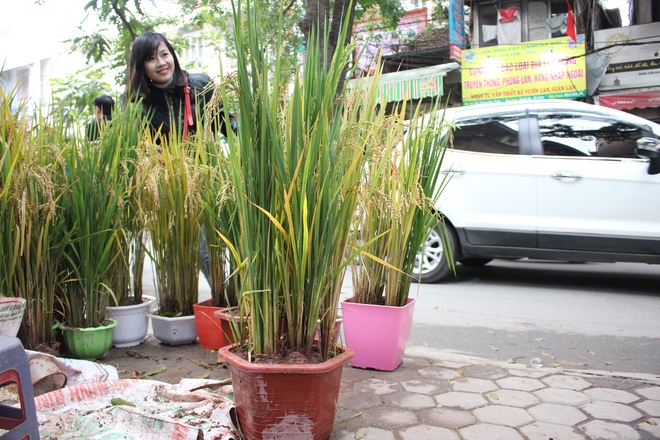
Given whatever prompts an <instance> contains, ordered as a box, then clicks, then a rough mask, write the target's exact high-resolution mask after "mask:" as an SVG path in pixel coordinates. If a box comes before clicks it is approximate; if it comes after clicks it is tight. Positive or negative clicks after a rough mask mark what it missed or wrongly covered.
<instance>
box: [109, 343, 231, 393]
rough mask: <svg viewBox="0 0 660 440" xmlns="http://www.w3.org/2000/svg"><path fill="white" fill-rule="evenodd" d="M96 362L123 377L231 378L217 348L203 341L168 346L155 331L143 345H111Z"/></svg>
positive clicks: (171, 380) (176, 380)
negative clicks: (211, 348)
mask: <svg viewBox="0 0 660 440" xmlns="http://www.w3.org/2000/svg"><path fill="white" fill-rule="evenodd" d="M96 362H98V363H101V364H106V365H111V366H113V367H115V368H116V369H117V373H118V374H119V378H120V379H129V378H133V379H135V378H144V379H153V380H158V381H161V382H167V383H171V384H177V383H179V382H180V381H181V379H182V378H203V379H217V380H224V379H227V378H229V368H228V366H227V364H226V363H220V364H219V363H218V352H217V350H207V349H204V348H202V347H201V345H199V342H195V343H193V344H186V345H174V346H173V345H165V344H161V343H160V341H158V340H157V339H156V338H154V337H153V335H151V334H149V335H147V338H146V340H145V341H144V342H143V343H142V344H140V345H136V346H134V347H126V348H111V349H110V350H109V351H108V352H107V353H106V354H105V355H104V356H103V358H100V359H97V360H96Z"/></svg>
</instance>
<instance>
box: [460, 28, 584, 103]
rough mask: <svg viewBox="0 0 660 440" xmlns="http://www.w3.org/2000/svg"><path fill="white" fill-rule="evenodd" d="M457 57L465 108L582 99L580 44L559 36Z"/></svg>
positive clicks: (582, 62) (468, 51)
mask: <svg viewBox="0 0 660 440" xmlns="http://www.w3.org/2000/svg"><path fill="white" fill-rule="evenodd" d="M578 40H579V41H580V40H581V38H579V39H578ZM462 56H463V60H462V69H461V79H462V91H463V104H464V105H470V104H476V103H479V102H502V101H516V100H521V99H545V98H582V97H585V96H587V79H586V73H585V57H584V42H583V41H580V43H578V44H575V43H573V41H572V40H571V39H570V38H569V37H561V38H553V39H551V40H539V41H530V42H528V43H522V44H507V45H501V46H491V47H484V48H481V49H471V50H464V51H463V53H462Z"/></svg>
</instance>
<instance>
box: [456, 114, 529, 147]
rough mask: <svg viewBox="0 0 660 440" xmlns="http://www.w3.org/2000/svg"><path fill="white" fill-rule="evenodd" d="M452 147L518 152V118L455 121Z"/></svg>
mask: <svg viewBox="0 0 660 440" xmlns="http://www.w3.org/2000/svg"><path fill="white" fill-rule="evenodd" d="M456 125H457V128H456V129H455V130H454V149H456V150H463V151H474V152H479V153H496V154H518V153H519V144H518V120H517V119H510V120H486V121H470V122H463V123H457V124H456Z"/></svg>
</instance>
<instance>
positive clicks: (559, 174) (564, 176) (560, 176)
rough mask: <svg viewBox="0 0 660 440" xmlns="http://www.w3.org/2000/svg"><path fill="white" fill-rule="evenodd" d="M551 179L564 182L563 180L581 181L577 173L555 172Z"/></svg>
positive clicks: (580, 176)
mask: <svg viewBox="0 0 660 440" xmlns="http://www.w3.org/2000/svg"><path fill="white" fill-rule="evenodd" d="M551 177H552V178H553V179H557V180H564V179H572V180H580V179H582V175H580V174H578V173H571V172H570V171H557V172H555V173H552V174H551Z"/></svg>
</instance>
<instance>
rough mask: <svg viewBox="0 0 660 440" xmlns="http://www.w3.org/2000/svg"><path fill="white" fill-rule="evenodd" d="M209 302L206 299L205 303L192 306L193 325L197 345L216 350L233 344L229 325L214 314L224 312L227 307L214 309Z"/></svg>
mask: <svg viewBox="0 0 660 440" xmlns="http://www.w3.org/2000/svg"><path fill="white" fill-rule="evenodd" d="M211 301H212V300H210V299H207V300H206V301H202V302H200V303H197V304H193V310H194V312H195V325H196V326H197V336H198V337H199V345H201V346H202V348H206V349H210V350H217V349H218V348H220V347H224V346H225V345H229V344H231V343H232V342H233V341H232V337H231V335H232V333H231V324H230V323H229V321H227V320H226V319H221V317H220V315H218V314H216V312H223V311H226V310H227V307H215V306H213V305H212V302H211Z"/></svg>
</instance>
